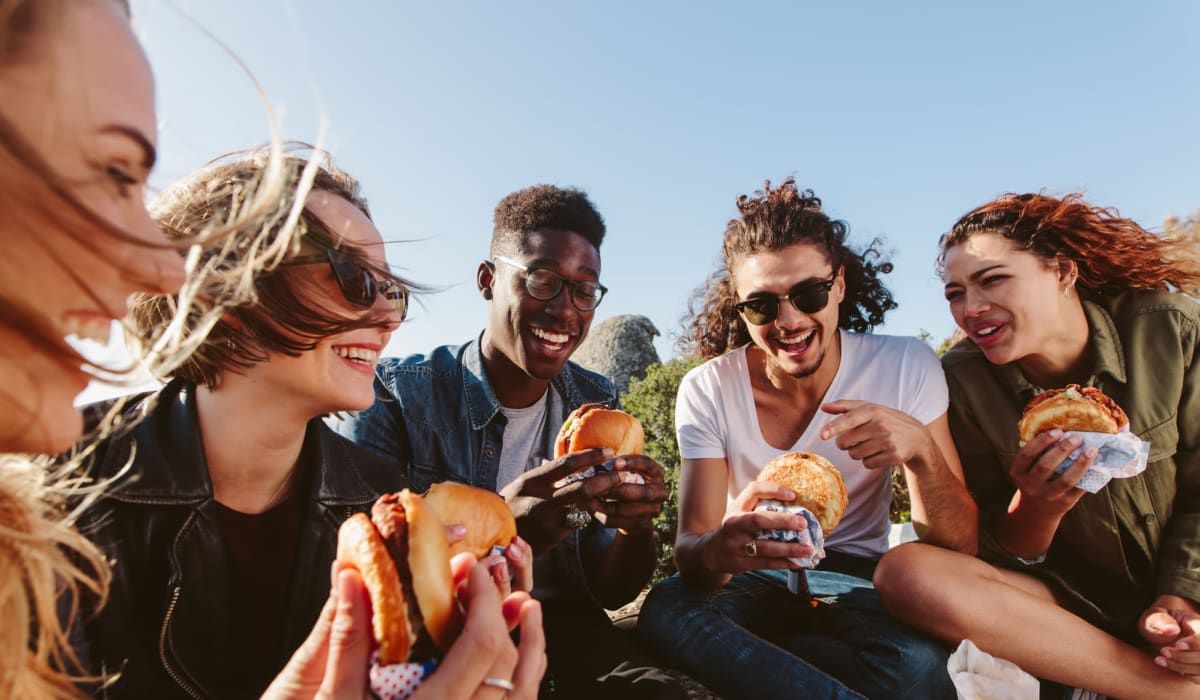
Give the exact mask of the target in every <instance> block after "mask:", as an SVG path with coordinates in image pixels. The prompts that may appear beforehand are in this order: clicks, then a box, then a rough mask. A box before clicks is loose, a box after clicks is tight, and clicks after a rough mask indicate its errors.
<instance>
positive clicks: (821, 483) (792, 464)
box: [757, 452, 849, 537]
mask: <svg viewBox="0 0 1200 700" xmlns="http://www.w3.org/2000/svg"><path fill="white" fill-rule="evenodd" d="M757 481H771V482H774V483H776V484H782V485H783V486H786V487H788V488H789V489H791V490H792V492H793V493H795V494H796V497H795V498H794V499H793V500H791V501H783V502H782V503H783V505H785V506H800V507H801V508H804V509H806V510H808V511H809V512H810V513H812V514H813V515H814V516H815V517H816V519H817V522H818V523H819V524H820V525H821V532H822V534H823V536H824V537H828V536H829V534H830V533H832V532H833V529H834V528H835V527H837V524H838V523H839V522H841V520H842V513H843V512H845V510H846V504H847V503H848V502H849V496H848V495H847V494H846V482H845V481H843V480H842V473H841V472H839V471H838V469H837V467H835V466H833V464H831V463H830V462H829V460H827V459H825V458H824V457H822V456H821V455H818V454H813V453H812V452H789V453H787V454H783V455H779V456H778V457H776V458H775V459H773V460H771V461H770V462H767V466H765V467H763V469H762V471H761V472H759V473H758V478H757Z"/></svg>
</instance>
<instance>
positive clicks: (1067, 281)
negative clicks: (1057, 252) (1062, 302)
mask: <svg viewBox="0 0 1200 700" xmlns="http://www.w3.org/2000/svg"><path fill="white" fill-rule="evenodd" d="M1078 279H1079V265H1078V263H1076V262H1075V261H1074V260H1071V259H1070V258H1063V257H1059V258H1058V284H1059V286H1060V287H1061V288H1062V290H1063V294H1066V293H1067V292H1068V290H1070V289H1072V288H1074V287H1075V282H1076V280H1078Z"/></svg>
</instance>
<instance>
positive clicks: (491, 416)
mask: <svg viewBox="0 0 1200 700" xmlns="http://www.w3.org/2000/svg"><path fill="white" fill-rule="evenodd" d="M462 368H463V373H462V388H463V394H464V395H465V396H466V397H467V412H468V419H469V420H470V421H471V429H472V430H483V428H484V427H485V426H486V425H487V424H488V423H491V422H492V421H493V420H495V418H496V416H497V414H499V413H500V400H499V399H497V398H496V392H495V391H493V390H492V384H491V382H489V381H488V378H487V369H486V368H485V367H484V366H483V333H482V332H480V334H479V336H478V337H477V338H476V339H475V340H474V341H472V342H469V343H467V345H466V346H465V347H464V348H463V351H462ZM550 386H552V387H554V389H555V391H557V392H558V394H559V396H561V397H563V401H564V402H565V403H566V405H567V406H571V407H575V406H580V405H582V404H585V403H588V402H589V401H595V400H596V399H595V398H589V397H587V396H584V394H583V392H581V391H580V389H579V386H578V385H577V384H576V382H575V372H574V370H573V368H572V366H571V365H570V364H568V365H566V366H565V367H563V371H561V372H559V373H558V374H557V375H555V377H554V378H553V379H551V380H550ZM614 398H615V397H606V400H605V403H611V402H612V401H613V399H614Z"/></svg>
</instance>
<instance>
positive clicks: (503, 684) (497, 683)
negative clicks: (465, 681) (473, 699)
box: [483, 677, 517, 692]
mask: <svg viewBox="0 0 1200 700" xmlns="http://www.w3.org/2000/svg"><path fill="white" fill-rule="evenodd" d="M483 685H486V686H490V687H492V688H499V689H500V690H503V691H506V692H512V691H514V690H516V689H517V687H516V686H515V685H513V684H512V681H506V680H504V679H503V678H491V677H488V678H484V679H483Z"/></svg>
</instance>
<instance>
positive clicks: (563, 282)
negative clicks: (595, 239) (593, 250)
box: [490, 255, 608, 313]
mask: <svg viewBox="0 0 1200 700" xmlns="http://www.w3.org/2000/svg"><path fill="white" fill-rule="evenodd" d="M497 260H498V261H500V262H502V263H504V264H505V265H508V266H510V267H513V268H515V269H517V270H520V271H521V272H523V273H525V291H526V292H528V293H529V296H531V297H533V298H534V299H537V300H538V301H554V300H555V299H557V298H558V295H559V294H562V292H563V289H567V288H569V289H570V290H571V291H570V293H568V294H567V298H568V299H570V300H571V306H574V307H575V309H576V310H577V311H580V312H583V313H587V312H589V311H595V310H596V308H597V307H599V306H600V302H602V301H604V295H605V294H608V287H605V286H604V285H602V284H600V283H599V282H592V281H590V280H578V281H576V280H569V279H567V278H566V277H563V276H562V275H560V274H558V273H557V272H555V271H554V270H548V269H546V268H544V267H535V268H530V267H529V266H528V265H525V264H523V263H519V262H517V261H516V260H513V259H512V258H506V257H504V256H503V255H494V256H492V259H491V260H490V262H491V263H492V264H493V265H495V264H496V261H497ZM534 272H544V273H546V274H548V275H551V276H553V277H554V278H555V279H557V280H558V289H556V290H555V291H554V293H553V294H551V295H550V296H548V297H544V298H543V297H539V296H538V295H537V294H535V293H534V291H533V290H532V289H530V288H529V279H530V277H529V276H530V275H531V274H532V273H534ZM581 284H594V285H596V291H598V292H600V296H599V297H597V298H596V303H595V304H594V305H592V307H591V308H590V309H585V308H583V307H581V306H580V305H579V302H578V301H577V300H576V299H575V289H576V288H577V286H578V285H581Z"/></svg>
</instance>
